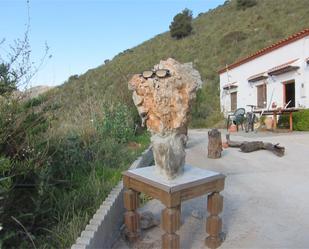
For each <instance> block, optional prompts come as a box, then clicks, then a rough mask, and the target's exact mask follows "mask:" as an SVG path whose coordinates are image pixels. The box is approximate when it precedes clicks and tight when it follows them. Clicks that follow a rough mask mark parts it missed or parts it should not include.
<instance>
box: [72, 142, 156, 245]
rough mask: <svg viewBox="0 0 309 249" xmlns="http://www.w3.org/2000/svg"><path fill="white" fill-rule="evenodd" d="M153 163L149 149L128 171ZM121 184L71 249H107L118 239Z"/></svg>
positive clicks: (122, 212)
mask: <svg viewBox="0 0 309 249" xmlns="http://www.w3.org/2000/svg"><path fill="white" fill-rule="evenodd" d="M152 163H153V153H152V148H151V147H149V148H148V149H147V150H145V151H144V152H143V154H142V155H141V156H140V157H139V158H138V159H137V160H135V161H134V162H133V163H132V165H131V167H130V169H135V168H140V167H146V166H149V165H151V164H152ZM124 212H125V208H124V206H123V184H122V181H120V182H119V183H118V185H117V186H116V187H115V188H113V190H112V191H111V192H110V193H109V195H108V196H107V198H106V199H105V200H104V201H103V203H102V205H101V206H100V208H99V209H98V210H97V211H96V213H95V214H94V216H93V217H92V219H91V220H90V222H89V224H88V225H87V226H86V228H85V230H84V231H83V232H82V233H81V235H80V236H79V237H78V238H77V240H76V242H75V244H74V245H72V247H71V249H109V248H111V247H112V245H113V244H114V243H115V242H116V241H117V239H119V237H120V227H121V226H122V224H123V214H124Z"/></svg>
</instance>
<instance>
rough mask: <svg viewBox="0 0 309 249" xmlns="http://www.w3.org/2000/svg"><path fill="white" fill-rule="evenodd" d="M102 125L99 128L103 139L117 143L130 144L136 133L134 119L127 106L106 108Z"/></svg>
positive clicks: (120, 105) (118, 105) (119, 105)
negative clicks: (111, 139)
mask: <svg viewBox="0 0 309 249" xmlns="http://www.w3.org/2000/svg"><path fill="white" fill-rule="evenodd" d="M103 112H104V117H103V121H102V123H99V127H97V129H98V131H99V133H100V134H101V135H102V137H103V138H105V139H106V138H113V139H114V140H116V141H117V143H125V142H128V141H129V140H130V139H131V138H132V136H133V131H134V124H133V118H132V117H131V115H130V110H129V108H128V107H127V106H125V105H122V104H117V105H115V106H113V107H107V106H105V107H104V111H103Z"/></svg>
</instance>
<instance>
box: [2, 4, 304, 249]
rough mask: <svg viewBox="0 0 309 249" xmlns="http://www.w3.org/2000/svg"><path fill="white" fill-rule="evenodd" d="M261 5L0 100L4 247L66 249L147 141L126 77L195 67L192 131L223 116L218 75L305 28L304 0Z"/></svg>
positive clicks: (223, 11)
mask: <svg viewBox="0 0 309 249" xmlns="http://www.w3.org/2000/svg"><path fill="white" fill-rule="evenodd" d="M257 2H258V4H257V5H255V6H253V7H251V8H247V9H245V10H238V9H237V7H236V0H232V2H229V3H227V4H225V5H223V6H219V7H218V8H216V9H214V10H211V11H209V12H207V13H202V14H200V15H199V16H198V17H197V18H196V19H194V21H193V33H192V34H191V35H190V36H188V37H186V38H183V39H181V40H175V39H172V38H171V37H170V34H169V33H168V32H166V33H163V34H160V35H157V36H156V37H154V38H153V39H151V40H149V41H146V42H144V43H142V44H141V45H139V46H137V47H134V48H131V49H128V50H126V51H124V52H122V53H120V54H118V55H117V56H115V57H114V58H113V59H112V60H111V61H109V62H107V63H105V64H104V65H101V66H99V67H97V68H95V69H92V70H89V71H88V72H87V73H85V74H83V75H80V76H77V75H74V76H71V77H70V78H69V79H68V81H67V82H66V83H65V84H63V85H62V86H60V87H57V88H54V89H52V90H51V91H49V92H47V93H46V94H44V95H41V96H39V97H37V98H34V99H30V100H28V101H25V102H22V101H18V100H16V98H13V97H12V98H0V113H1V115H0V171H1V172H2V175H1V177H0V199H1V200H4V206H3V208H2V209H0V227H1V228H2V227H3V229H2V230H1V231H0V234H1V236H0V248H44V249H45V248H69V247H70V246H71V245H72V243H73V242H74V241H75V240H76V238H77V237H78V236H79V234H80V232H81V231H82V230H83V229H84V227H85V226H86V224H87V223H88V221H89V219H90V218H91V217H92V216H93V214H94V213H95V211H96V209H97V208H98V207H99V206H100V204H101V203H102V201H103V200H104V199H105V198H106V196H107V195H108V193H109V192H110V191H111V189H112V188H113V186H115V184H117V182H118V181H119V180H120V179H121V172H122V171H123V170H125V169H127V168H128V167H129V165H130V164H131V163H132V162H133V161H134V160H135V159H136V157H137V156H138V155H140V153H141V152H142V151H143V150H144V149H145V148H146V147H147V146H148V145H149V143H150V141H149V135H148V134H147V133H146V132H145V131H144V130H141V129H136V130H135V129H134V127H135V126H134V123H136V122H138V121H139V117H138V115H137V112H136V108H135V107H134V106H133V101H132V100H131V93H130V92H129V91H128V88H127V82H128V80H129V78H130V75H132V74H134V73H139V72H142V71H143V70H146V69H150V68H152V66H153V65H154V64H157V63H158V62H159V61H160V60H162V59H167V58H168V57H173V58H175V59H176V60H178V61H180V62H190V61H192V62H193V63H194V66H195V68H196V69H198V70H199V72H200V74H201V76H202V79H203V81H204V82H205V84H204V86H203V88H202V89H200V90H199V91H198V94H197V100H196V102H195V104H194V106H193V112H192V116H193V118H192V123H191V125H192V126H195V127H201V126H204V127H205V126H212V125H214V124H215V123H217V122H218V121H219V120H221V119H222V117H221V115H220V111H219V87H218V84H219V77H218V74H217V71H218V69H219V68H221V67H224V66H225V65H226V64H228V63H231V62H233V61H235V60H237V59H239V58H241V57H243V56H246V55H248V54H250V53H252V52H255V51H256V50H258V49H261V48H263V47H265V46H268V45H270V44H271V43H273V42H275V41H277V40H280V39H282V38H285V37H287V36H288V35H290V34H293V33H295V32H298V31H301V30H302V29H304V28H308V24H309V15H308V7H309V1H308V0H293V1H292V0H258V1H257ZM168 25H169V23H167V24H166V27H168ZM99 28H101V27H98V29H99ZM133 29H136V27H132V30H133ZM102 32H103V31H102ZM97 52H98V53H100V51H97ZM111 107H112V108H111ZM34 245H36V246H34Z"/></svg>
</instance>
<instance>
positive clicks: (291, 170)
mask: <svg viewBox="0 0 309 249" xmlns="http://www.w3.org/2000/svg"><path fill="white" fill-rule="evenodd" d="M224 136H225V135H222V137H224ZM189 137H190V139H189V142H188V148H187V157H186V160H187V163H188V164H190V165H192V166H196V167H200V168H205V169H209V170H214V171H218V172H221V173H224V174H225V175H227V178H226V186H225V191H223V196H224V211H223V215H222V218H223V230H224V232H226V234H227V236H226V240H225V241H224V243H223V244H222V246H221V247H220V248H222V249H224V248H291V249H295V248H308V247H309V133H291V134H283V135H278V134H272V133H260V134H254V133H249V134H245V133H238V134H232V135H231V138H232V139H233V137H235V139H237V140H251V139H254V140H263V141H269V142H280V144H282V145H283V146H285V147H286V155H285V156H284V157H282V158H279V157H276V156H275V155H273V154H272V153H271V152H268V151H257V152H253V153H248V154H246V153H241V152H239V150H238V149H237V148H229V149H226V150H224V151H223V156H222V158H221V159H208V158H207V154H206V153H207V151H206V148H207V130H191V131H190V132H189ZM162 208H163V206H162V205H161V204H160V203H159V202H158V201H156V200H152V201H150V202H148V203H147V205H146V206H144V207H143V208H142V209H141V210H140V211H144V210H149V211H152V212H153V213H154V214H155V215H156V217H158V219H159V217H160V212H161V210H162ZM205 220H206V196H203V197H201V198H196V199H193V200H190V201H187V202H185V203H183V205H182V221H183V224H182V226H181V228H180V230H179V234H180V238H181V239H180V243H181V248H185V249H187V248H194V249H198V248H206V247H205V246H204V239H205V237H206V233H205ZM161 234H162V231H161V230H160V228H159V227H156V228H153V229H150V230H148V231H144V232H143V240H142V241H141V242H140V243H139V244H137V245H136V247H137V248H149V249H150V248H160V238H161ZM114 248H119V249H120V248H121V249H122V248H128V246H127V245H126V243H125V242H124V241H122V240H120V241H119V242H118V243H117V244H116V245H115V247H114Z"/></svg>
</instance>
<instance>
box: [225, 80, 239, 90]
mask: <svg viewBox="0 0 309 249" xmlns="http://www.w3.org/2000/svg"><path fill="white" fill-rule="evenodd" d="M236 87H238V84H237V82H233V83H228V84H225V85H224V86H223V87H222V88H223V89H224V90H228V89H233V88H236Z"/></svg>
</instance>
